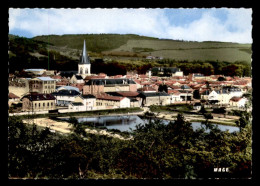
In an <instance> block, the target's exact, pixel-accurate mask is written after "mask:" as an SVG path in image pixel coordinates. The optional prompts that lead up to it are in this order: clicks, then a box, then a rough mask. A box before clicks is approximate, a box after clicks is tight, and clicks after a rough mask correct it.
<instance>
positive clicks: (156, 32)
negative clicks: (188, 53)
mask: <svg viewBox="0 0 260 186" xmlns="http://www.w3.org/2000/svg"><path fill="white" fill-rule="evenodd" d="M251 22H252V9H250V8H209V9H208V8H204V9H198V8H192V9H184V8H177V9H176V8H175V9H171V8H165V9H159V8H156V9H145V8H139V9H130V8H124V9H118V8H112V9H101V8H95V9H90V8H89V9H80V8H78V9H54V8H51V9H39V8H35V9H29V8H25V9H15V8H10V9H9V34H14V35H18V36H23V37H27V38H32V37H35V36H40V35H51V34H52V35H64V34H100V33H105V34H111V33H113V34H137V35H142V36H150V37H156V38H160V39H174V40H185V41H222V42H236V43H252V25H251Z"/></svg>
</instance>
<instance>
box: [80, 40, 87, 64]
mask: <svg viewBox="0 0 260 186" xmlns="http://www.w3.org/2000/svg"><path fill="white" fill-rule="evenodd" d="M79 64H90V60H89V56H88V53H87V48H86V41H85V40H84V43H83V49H82V55H81V59H80V61H79Z"/></svg>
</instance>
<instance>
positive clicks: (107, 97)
mask: <svg viewBox="0 0 260 186" xmlns="http://www.w3.org/2000/svg"><path fill="white" fill-rule="evenodd" d="M96 98H97V99H104V100H112V101H121V100H122V99H124V97H119V96H110V95H108V94H106V93H100V94H98V95H96Z"/></svg>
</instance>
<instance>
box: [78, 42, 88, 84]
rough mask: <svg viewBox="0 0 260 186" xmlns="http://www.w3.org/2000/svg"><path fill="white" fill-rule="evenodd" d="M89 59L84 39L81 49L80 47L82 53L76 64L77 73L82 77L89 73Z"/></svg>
mask: <svg viewBox="0 0 260 186" xmlns="http://www.w3.org/2000/svg"><path fill="white" fill-rule="evenodd" d="M90 65H91V64H90V59H89V56H88V53H87V48H86V41H85V40H84V43H83V49H82V55H81V57H80V60H79V64H78V74H77V75H79V76H81V77H82V78H83V79H84V78H85V77H86V76H88V75H90V74H91V73H90Z"/></svg>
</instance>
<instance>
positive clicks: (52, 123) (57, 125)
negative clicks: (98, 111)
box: [23, 118, 133, 140]
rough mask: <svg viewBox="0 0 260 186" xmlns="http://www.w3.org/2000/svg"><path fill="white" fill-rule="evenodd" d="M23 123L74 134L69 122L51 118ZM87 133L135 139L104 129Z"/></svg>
mask: <svg viewBox="0 0 260 186" xmlns="http://www.w3.org/2000/svg"><path fill="white" fill-rule="evenodd" d="M23 123H25V124H31V125H32V124H33V123H34V124H35V125H36V126H37V127H40V128H45V127H48V128H49V129H50V131H51V132H59V133H62V134H69V133H72V126H71V125H70V123H69V122H66V121H57V120H53V119H49V118H36V119H33V120H27V119H25V120H23ZM85 131H86V133H89V134H96V135H105V136H108V137H113V138H117V139H120V140H132V139H133V137H132V136H130V137H128V138H125V137H123V136H121V135H120V134H115V133H113V132H109V131H107V130H104V129H91V128H86V129H85Z"/></svg>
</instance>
